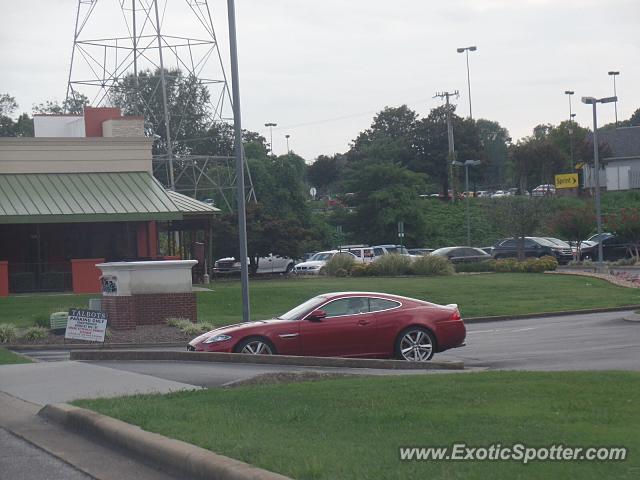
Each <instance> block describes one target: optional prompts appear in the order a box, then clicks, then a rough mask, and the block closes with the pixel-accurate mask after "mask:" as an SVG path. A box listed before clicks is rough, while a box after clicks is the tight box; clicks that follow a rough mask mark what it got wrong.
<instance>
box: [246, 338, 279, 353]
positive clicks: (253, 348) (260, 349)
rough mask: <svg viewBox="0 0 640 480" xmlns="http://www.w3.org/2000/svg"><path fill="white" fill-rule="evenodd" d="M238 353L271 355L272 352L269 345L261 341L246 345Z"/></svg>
mask: <svg viewBox="0 0 640 480" xmlns="http://www.w3.org/2000/svg"><path fill="white" fill-rule="evenodd" d="M240 353H248V354H250V355H273V351H272V350H271V347H270V346H269V344H267V343H265V342H263V341H261V340H254V341H251V342H249V343H247V344H246V345H245V346H244V347H242V350H240Z"/></svg>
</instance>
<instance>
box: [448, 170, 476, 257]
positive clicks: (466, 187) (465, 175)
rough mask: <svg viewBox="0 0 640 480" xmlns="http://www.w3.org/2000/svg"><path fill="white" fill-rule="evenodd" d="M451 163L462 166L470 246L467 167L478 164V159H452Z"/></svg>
mask: <svg viewBox="0 0 640 480" xmlns="http://www.w3.org/2000/svg"><path fill="white" fill-rule="evenodd" d="M451 163H452V165H455V166H456V167H464V182H465V189H466V195H465V196H464V198H465V204H466V205H465V206H466V216H467V246H468V247H470V246H471V216H470V213H469V167H474V166H476V165H480V163H481V162H480V160H466V161H465V162H458V161H453V162H451Z"/></svg>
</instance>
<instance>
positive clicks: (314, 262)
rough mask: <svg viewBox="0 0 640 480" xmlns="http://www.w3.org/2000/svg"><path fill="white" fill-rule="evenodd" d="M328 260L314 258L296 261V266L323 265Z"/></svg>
mask: <svg viewBox="0 0 640 480" xmlns="http://www.w3.org/2000/svg"><path fill="white" fill-rule="evenodd" d="M326 263H327V262H325V261H324V260H312V261H308V262H302V263H296V267H322V266H323V265H325V264H326Z"/></svg>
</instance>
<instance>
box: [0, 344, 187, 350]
mask: <svg viewBox="0 0 640 480" xmlns="http://www.w3.org/2000/svg"><path fill="white" fill-rule="evenodd" d="M184 345H185V342H180V343H178V342H173V343H170V342H166V343H106V344H104V345H98V344H95V343H67V344H64V343H39V344H38V343H28V344H10V343H7V344H3V345H2V346H3V347H6V348H10V349H11V350H95V349H96V348H100V349H111V348H113V349H130V348H159V347H172V348H173V347H184Z"/></svg>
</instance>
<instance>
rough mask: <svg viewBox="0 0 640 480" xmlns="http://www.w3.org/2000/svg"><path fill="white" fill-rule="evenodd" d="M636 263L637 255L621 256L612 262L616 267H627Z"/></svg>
mask: <svg viewBox="0 0 640 480" xmlns="http://www.w3.org/2000/svg"><path fill="white" fill-rule="evenodd" d="M636 263H638V257H629V258H621V259H620V260H617V261H615V262H613V265H615V266H616V267H629V266H632V265H635V264H636Z"/></svg>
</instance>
